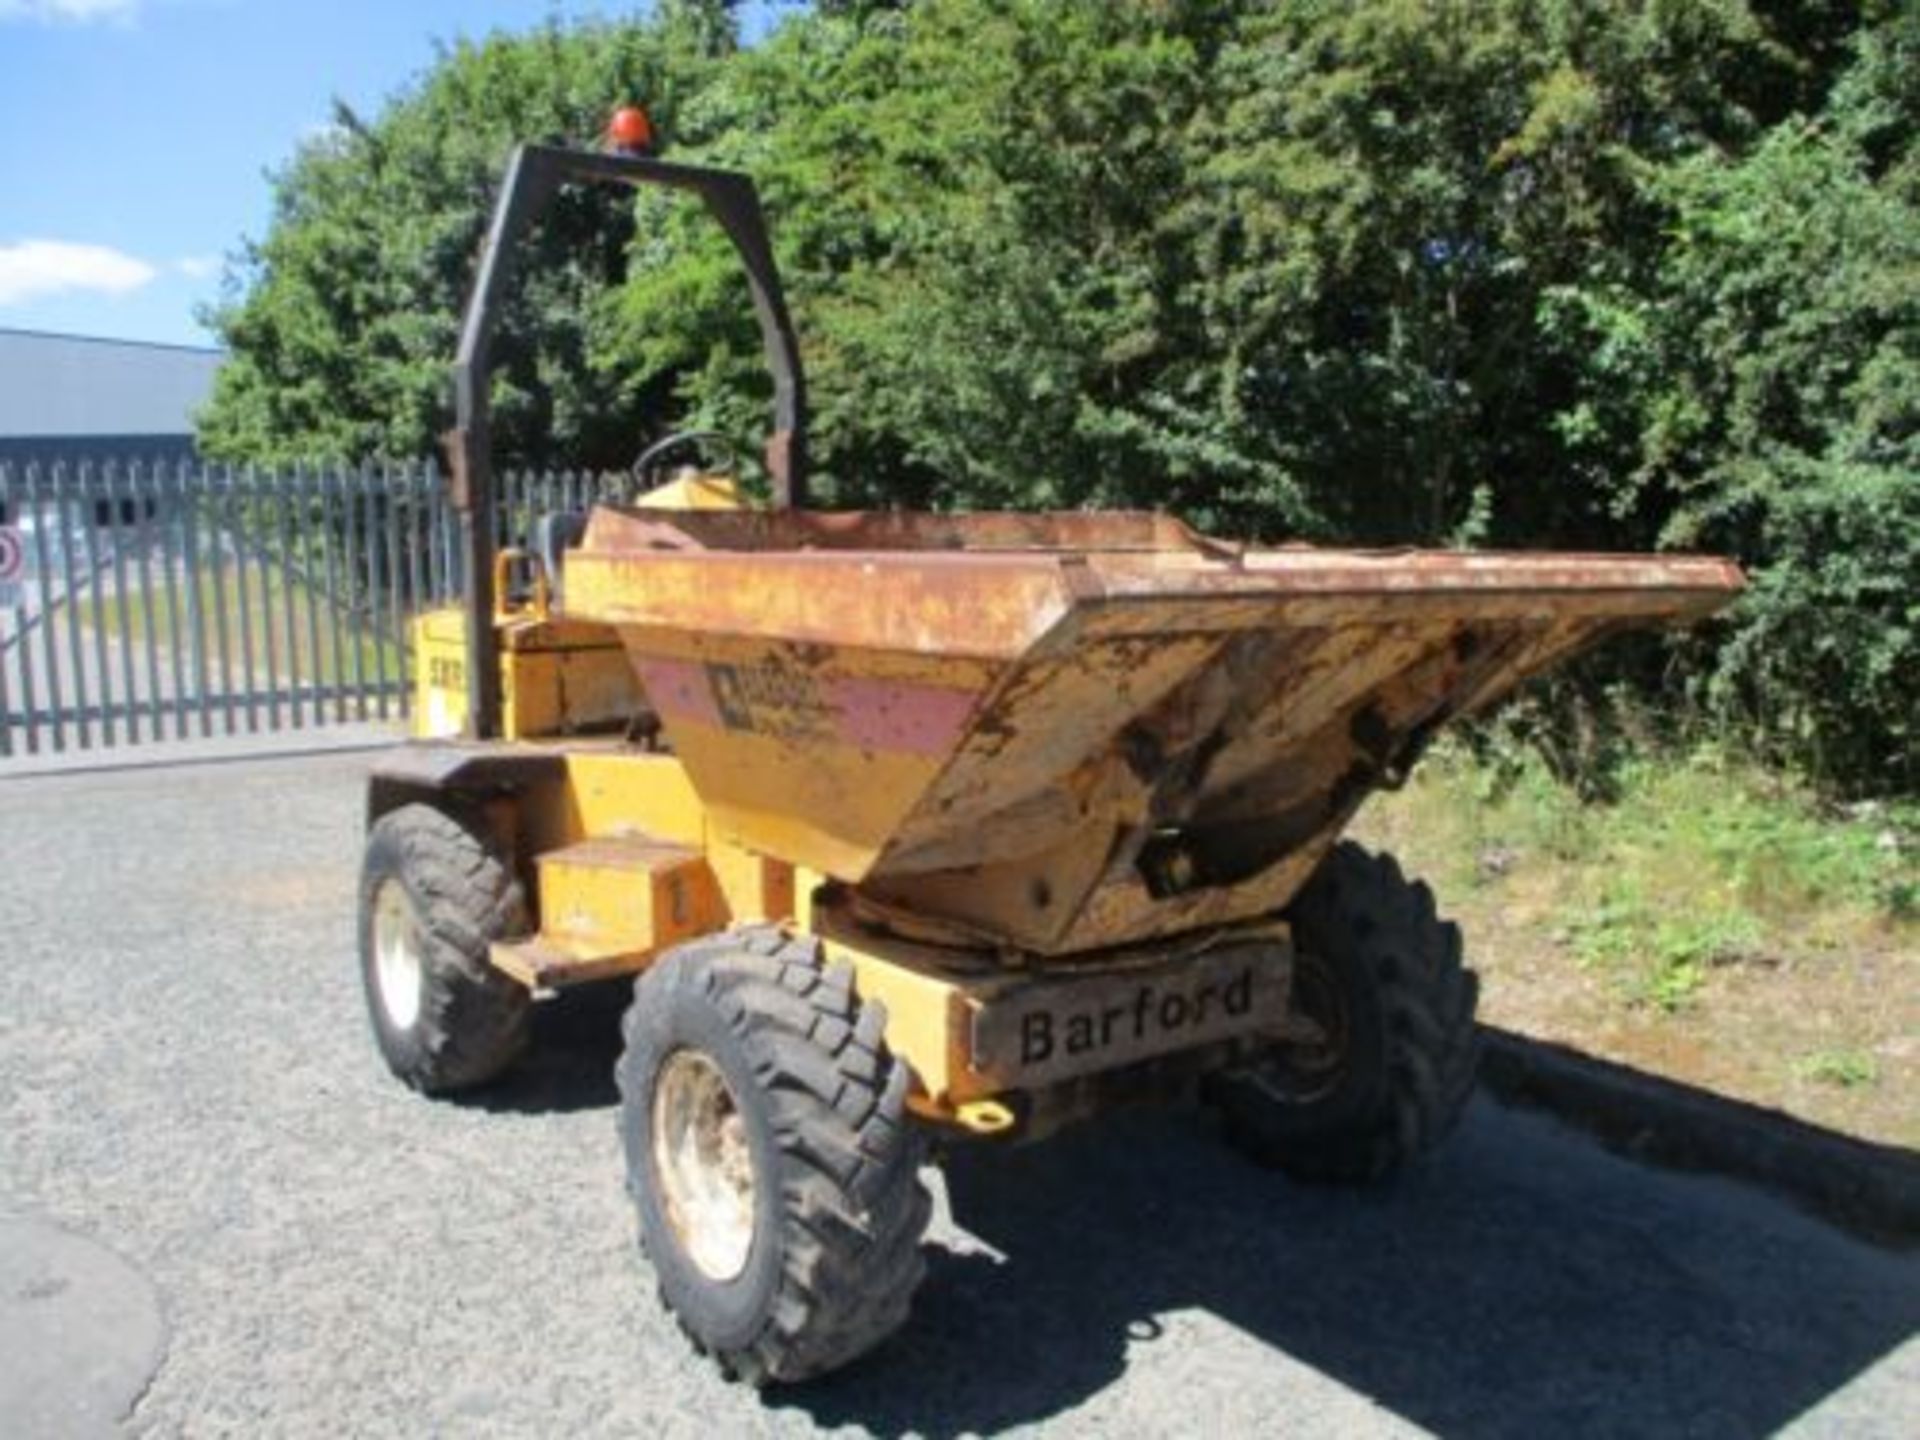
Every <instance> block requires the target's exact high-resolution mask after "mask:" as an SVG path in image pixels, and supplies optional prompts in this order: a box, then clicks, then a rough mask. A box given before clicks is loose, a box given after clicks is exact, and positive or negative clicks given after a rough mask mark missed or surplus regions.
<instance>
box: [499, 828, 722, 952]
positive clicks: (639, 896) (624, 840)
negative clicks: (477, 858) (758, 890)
mask: <svg viewBox="0 0 1920 1440" xmlns="http://www.w3.org/2000/svg"><path fill="white" fill-rule="evenodd" d="M536 866H537V869H538V873H539V894H538V896H537V897H536V902H537V908H538V910H539V913H540V933H539V934H537V935H534V936H531V937H529V938H528V939H525V940H512V941H500V942H496V943H495V944H494V945H493V946H492V947H491V959H492V961H493V964H494V965H495V966H496V967H497V968H498V969H500V970H503V971H505V972H506V973H507V974H509V975H511V976H513V977H514V978H515V979H517V980H519V981H520V982H521V983H522V984H525V985H527V986H529V987H531V988H533V989H535V990H554V989H559V988H561V987H562V986H566V985H578V984H581V983H582V982H584V981H587V980H600V979H604V978H606V977H608V976H610V975H625V974H632V973H635V972H637V971H640V970H644V969H645V968H646V967H647V965H648V964H649V963H650V962H651V961H652V960H653V958H654V956H656V955H658V954H659V953H660V952H661V951H662V950H665V949H667V948H669V947H670V946H673V945H678V944H680V943H681V942H683V941H686V940H692V939H695V938H696V937H698V936H700V935H704V934H707V933H709V932H710V931H713V930H717V929H719V928H720V927H721V926H723V925H725V924H726V905H725V902H724V900H723V899H722V897H721V894H720V887H719V885H718V883H717V882H716V881H715V879H714V875H713V870H712V868H711V867H710V866H709V865H708V864H707V858H706V856H705V855H703V854H701V853H700V852H699V851H698V850H692V849H689V848H688V847H686V846H684V845H675V844H672V843H670V842H668V841H663V840H659V839H656V838H655V837H653V836H650V835H617V836H600V837H596V838H594V839H590V840H581V841H578V842H577V843H575V844H572V845H567V846H564V847H562V848H561V849H558V850H550V851H548V852H547V853H546V854H545V855H542V856H540V857H539V859H538V861H537V862H536Z"/></svg>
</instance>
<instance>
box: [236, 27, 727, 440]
mask: <svg viewBox="0 0 1920 1440" xmlns="http://www.w3.org/2000/svg"><path fill="white" fill-rule="evenodd" d="M730 14H731V7H729V6H726V5H718V4H694V3H683V4H672V5H667V6H664V7H662V10H661V12H660V15H659V18H658V19H657V20H656V21H654V22H652V23H649V24H645V25H631V24H620V25H612V24H598V23H595V24H586V25H580V26H575V27H571V28H567V29H563V28H561V27H560V26H559V25H558V24H557V23H550V24H548V25H547V26H545V27H543V28H542V29H539V30H537V31H534V32H533V33H531V34H529V35H523V36H505V35H495V36H493V37H491V38H489V39H487V40H485V41H483V42H480V43H477V44H467V43H462V44H459V45H456V46H453V47H451V48H449V49H447V50H445V51H443V52H442V54H441V55H440V57H439V60H438V63H437V64H436V65H435V66H434V67H433V69H432V70H431V71H430V72H429V73H428V74H427V75H426V76H425V77H423V79H422V80H421V81H419V82H418V83H417V84H416V85H414V86H413V87H411V88H410V89H408V90H407V91H405V92H403V93H402V94H400V95H399V96H397V97H395V98H394V99H393V100H392V101H391V102H390V103H389V104H388V105H387V106H386V107H385V108H384V109H383V110H382V111H381V113H380V114H379V115H378V116H377V117H375V118H373V119H363V118H362V117H360V116H358V115H356V114H354V113H353V112H352V111H351V110H349V109H348V108H347V107H346V106H344V105H337V106H336V107H335V123H334V124H333V126H332V127H331V128H330V129H329V130H328V131H327V133H325V134H323V135H321V136H318V137H316V138H314V139H312V140H309V141H307V142H306V143H304V144H303V145H302V146H301V147H300V149H299V151H298V152H297V153H296V154H295V156H294V158H293V160H292V161H291V162H290V163H289V165H288V166H287V167H286V169H285V170H283V171H281V172H280V173H279V174H278V175H277V176H276V177H275V178H274V197H275V199H274V213H273V221H272V224H271V226H270V228H269V230H268V232H267V235H266V236H265V238H264V239H262V240H260V241H258V242H256V243H252V244H249V245H247V246H246V247H245V249H244V250H243V252H242V253H241V255H240V256H239V257H238V261H237V263H236V265H235V266H234V267H233V268H232V270H231V272H230V274H229V277H228V290H227V295H226V298H225V299H224V301H223V302H222V303H221V304H220V305H219V306H217V307H216V308H215V309H214V310H213V312H212V313H211V315H210V317H209V318H210V320H211V322H212V324H213V326H214V328H215V329H216V330H217V331H218V333H219V334H220V336H221V339H222V340H223V341H224V343H225V344H226V346H227V347H228V349H229V351H230V352H231V355H232V359H231V361H230V362H229V363H228V364H227V365H226V366H225V367H223V369H222V371H221V373H220V377H219V380H218V381H217V383H216V387H215V391H214V394H213V397H212V399H211V401H210V402H209V404H208V405H207V407H206V409H205V410H204V412H203V413H202V414H201V416H200V419H199V428H200V440H201V445H202V448H203V449H204V450H205V451H206V452H207V453H209V454H212V455H214V456H218V457H223V458H232V459H247V460H262V461H281V460H291V459H313V458H319V457H323V456H327V457H336V458H338V457H346V458H356V459H357V458H361V457H365V456H375V455H383V456H397V457H404V458H414V457H418V456H420V455H423V454H426V453H429V452H430V451H431V450H432V449H433V448H434V446H435V443H436V437H437V436H438V434H439V433H440V431H441V430H442V429H444V428H445V426H446V424H447V423H448V393H447V387H446V374H447V363H448V361H449V359H450V358H451V356H452V353H453V345H454V339H455V335H456V332H457V329H458V324H459V316H460V307H461V303H462V301H463V299H464V297H465V294H466V289H467V286H468V284H469V283H470V282H471V278H472V271H473V266H474V262H475V258H476V255H477V252H478V249H479V244H480V238H481V235H482V233H483V231H484V228H485V224H486V216H487V210H488V207H489V205H490V203H491V200H492V194H493V189H494V186H495V185H496V183H497V181H498V178H499V175H500V171H501V168H502V166H503V165H504V164H505V161H506V156H507V153H508V151H509V150H510V149H511V148H512V146H513V145H514V144H515V143H516V142H517V141H523V140H526V141H546V142H557V143H570V144H581V143H590V142H591V141H592V139H593V137H594V136H595V134H596V133H597V132H598V130H599V128H600V126H602V125H603V124H604V123H605V120H606V116H607V114H608V112H609V110H610V108H611V107H612V105H613V103H615V102H617V101H618V100H620V99H623V98H628V97H644V99H645V101H646V103H647V104H648V106H649V108H650V110H651V112H652V114H653V116H654V119H655V122H656V124H658V125H660V126H661V127H662V129H663V130H664V131H666V132H667V133H671V130H672V126H673V121H674V117H675V115H676V114H677V113H678V111H679V110H680V109H681V107H683V106H684V105H686V104H687V103H689V101H690V100H691V99H692V98H693V97H695V96H697V95H698V93H699V91H700V90H701V88H702V87H703V86H704V85H706V84H707V83H708V82H709V80H710V79H711V78H712V76H713V75H714V74H715V73H716V72H717V71H718V69H719V68H720V66H721V65H722V63H723V61H724V58H725V56H726V55H728V54H730V53H731V52H732V50H733V49H734V36H733V31H732V28H731V18H730ZM631 235H632V224H631V218H630V207H628V206H626V205H625V204H624V203H622V202H621V200H620V199H619V197H617V196H614V195H611V194H605V193H598V192H582V191H569V192H566V193H564V194H563V195H562V196H561V197H560V198H559V199H558V200H557V201H556V203H555V205H554V207H553V209H552V211H551V212H550V214H549V216H548V217H547V219H546V220H545V221H544V222H543V224H542V225H541V226H540V227H539V229H538V230H537V232H536V234H535V235H534V237H533V242H532V247H531V250H530V252H529V253H527V254H526V255H524V256H523V257H522V261H521V276H522V282H521V284H520V285H519V286H518V287H517V290H516V292H515V297H514V300H513V302H512V304H511V306H510V308H509V310H508V312H507V314H506V316H505V318H504V323H503V326H502V336H501V339H500V341H499V343H498V346H497V359H498V373H497V375H496V380H495V390H494V395H495V404H496V407H497V425H498V430H499V438H500V442H501V446H502V449H503V451H504V452H505V454H506V455H507V456H509V457H510V458H512V459H515V460H517V461H520V462H523V463H528V464H585V465H590V466H602V465H614V464H624V463H625V462H626V461H627V460H630V459H631V458H632V455H633V452H634V450H635V448H636V447H637V444H638V441H639V438H640V437H639V435H638V434H637V433H636V431H635V427H634V420H633V415H632V413H631V412H630V411H624V410H622V408H621V407H620V406H619V405H618V403H617V396H616V389H617V387H616V386H614V385H612V384H610V383H609V382H608V381H607V380H606V379H605V377H604V375H603V372H601V371H600V370H598V369H596V368H595V367H594V366H593V365H592V364H590V363H589V361H590V357H591V356H592V355H593V354H594V353H595V351H596V350H597V348H598V347H599V345H600V343H601V342H600V339H599V337H600V336H601V335H602V334H603V333H604V331H605V330H606V328H607V324H608V315H609V307H608V304H607V296H608V294H609V292H610V291H611V289H612V288H613V287H614V285H616V284H617V282H618V280H619V278H620V276H621V275H622V274H623V273H624V270H625V264H626V251H627V247H628V244H629V241H630V239H631Z"/></svg>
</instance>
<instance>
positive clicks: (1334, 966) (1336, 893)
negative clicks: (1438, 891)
mask: <svg viewBox="0 0 1920 1440" xmlns="http://www.w3.org/2000/svg"><path fill="white" fill-rule="evenodd" d="M1287 918H1288V919H1289V920H1290V921H1291V922H1292V925H1293V934H1294V950H1295V960H1294V999H1293V1008H1294V1010H1295V1013H1296V1014H1297V1015H1298V1016H1300V1017H1301V1018H1302V1019H1304V1020H1305V1021H1306V1022H1308V1027H1309V1028H1310V1030H1311V1038H1308V1039H1299V1040H1291V1041H1289V1042H1287V1043H1284V1044H1281V1045H1276V1046H1274V1047H1273V1049H1272V1050H1271V1051H1270V1052H1269V1053H1268V1054H1267V1055H1265V1056H1263V1057H1262V1058H1261V1059H1260V1060H1259V1061H1258V1062H1256V1063H1255V1064H1253V1065H1250V1066H1248V1067H1247V1068H1245V1069H1243V1070H1237V1071H1231V1072H1228V1073H1226V1074H1224V1075H1222V1076H1219V1077H1217V1078H1216V1079H1215V1080H1214V1081H1213V1083H1212V1085H1211V1089H1210V1093H1211V1096H1212V1098H1213V1100H1214V1101H1215V1103H1216V1104H1217V1105H1218V1107H1219V1109H1220V1110H1221V1112H1222V1114H1223V1116H1224V1118H1225V1121H1226V1129H1227V1137H1228V1139H1229V1140H1230V1141H1231V1142H1232V1143H1233V1144H1234V1145H1235V1146H1236V1148H1238V1149H1240V1150H1242V1151H1243V1152H1245V1153H1246V1154H1248V1155H1250V1156H1251V1157H1253V1158H1254V1159H1255V1160H1257V1161H1259V1162H1261V1163H1262V1164H1266V1165H1271V1166H1273V1167H1275V1168H1277V1169H1279V1170H1282V1171H1285V1172H1286V1173H1287V1174H1289V1175H1292V1176H1294V1177H1295V1178H1297V1179H1301V1180H1309V1181H1327V1182H1334V1183H1347V1184H1355V1183H1363V1182H1369V1181H1375V1180H1380V1179H1383V1178H1385V1177H1386V1176H1388V1175H1390V1174H1392V1173H1394V1172H1395V1171H1398V1170H1400V1169H1402V1168H1404V1167H1405V1166H1407V1165H1409V1164H1411V1163H1412V1162H1414V1161H1416V1160H1418V1159H1420V1158H1422V1157H1423V1156H1425V1155H1426V1154H1428V1153H1429V1152H1430V1151H1432V1150H1433V1148H1434V1147H1435V1146H1437V1145H1438V1144H1439V1143H1440V1142H1441V1141H1442V1140H1444V1139H1445V1138H1446V1137H1447V1136H1448V1135H1449V1134H1450V1133H1451V1132H1452V1131H1453V1129H1454V1127H1455V1126H1456V1125H1457V1124H1458V1123H1459V1120H1460V1115H1461V1112H1462V1111H1463V1110H1465V1108H1466V1104H1467V1100H1468V1098H1469V1097H1470V1096H1471V1095H1472V1093H1473V1084H1474V1077H1475V1074H1476V1071H1477V1069H1478V1066H1479V1053H1480V1046H1479V1031H1478V1029H1477V1027H1476V1026H1475V1024H1474V1009H1475V1006H1476V1004H1477V1003H1478V1000H1479V994H1480V987H1479V980H1478V977H1476V976H1475V975H1474V973H1473V971H1471V970H1469V969H1467V968H1466V967H1465V966H1464V965H1463V964H1462V962H1461V946H1460V930H1459V927H1458V926H1456V925H1454V924H1453V923H1452V922H1451V921H1447V920H1443V919H1441V918H1440V917H1439V915H1438V914H1436V913H1435V910H1434V903H1433V892H1432V891H1431V890H1429V889H1428V888H1427V887H1426V885H1424V884H1422V883H1420V882H1419V881H1410V880H1408V879H1407V877H1406V876H1405V875H1403V874H1402V873H1401V870H1400V867H1399V865H1398V864H1396V863H1395V861H1394V860H1393V857H1391V856H1389V855H1375V854H1372V853H1370V852H1369V851H1367V850H1365V849H1363V848H1362V847H1360V846H1359V845H1356V844H1353V843H1352V842H1351V841H1346V842H1342V843H1341V844H1340V845H1338V846H1336V847H1335V848H1334V849H1333V850H1332V851H1331V852H1329V854H1328V855H1327V858H1326V860H1325V861H1324V862H1322V864H1321V866H1320V869H1319V870H1318V871H1316V872H1315V873H1314V876H1313V878H1312V879H1311V880H1310V881H1308V883H1307V885H1306V888H1305V889H1303V890H1302V891H1301V892H1300V895H1299V897H1298V898H1297V899H1296V900H1295V901H1294V903H1293V905H1292V907H1291V909H1290V910H1289V911H1288V916H1287Z"/></svg>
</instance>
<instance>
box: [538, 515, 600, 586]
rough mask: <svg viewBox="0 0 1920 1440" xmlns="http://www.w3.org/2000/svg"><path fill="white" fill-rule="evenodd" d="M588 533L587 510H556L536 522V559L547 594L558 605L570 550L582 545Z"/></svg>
mask: <svg viewBox="0 0 1920 1440" xmlns="http://www.w3.org/2000/svg"><path fill="white" fill-rule="evenodd" d="M586 533H587V514H586V511H584V510H554V511H550V512H548V513H547V514H545V515H542V516H541V517H540V518H539V519H538V520H536V521H534V522H533V556H534V559H535V560H536V561H537V562H538V563H539V566H540V569H541V571H542V573H544V574H545V575H546V577H547V595H548V597H549V598H550V599H551V600H552V602H553V603H554V604H555V605H559V604H560V601H561V597H562V594H563V590H562V585H563V583H564V581H563V572H564V569H565V566H566V558H567V551H569V550H572V549H575V548H577V547H578V546H579V544H580V541H581V540H582V539H583V538H585V536H586Z"/></svg>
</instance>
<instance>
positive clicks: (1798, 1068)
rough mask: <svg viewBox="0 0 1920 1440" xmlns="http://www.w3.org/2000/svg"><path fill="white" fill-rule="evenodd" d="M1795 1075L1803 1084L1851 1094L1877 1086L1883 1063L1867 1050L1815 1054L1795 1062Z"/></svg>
mask: <svg viewBox="0 0 1920 1440" xmlns="http://www.w3.org/2000/svg"><path fill="white" fill-rule="evenodd" d="M1793 1073H1794V1074H1795V1075H1797V1076H1799V1077H1800V1078H1801V1079H1802V1080H1813V1081H1816V1082H1818V1083H1820V1084H1822V1085H1838V1086H1839V1087H1840V1088H1841V1089H1842V1090H1852V1089H1854V1088H1856V1087H1858V1086H1861V1085H1872V1084H1874V1083H1876V1082H1877V1081H1878V1080H1879V1079H1880V1063H1879V1061H1877V1060H1875V1059H1874V1058H1873V1056H1872V1055H1870V1054H1868V1053H1867V1052H1866V1051H1864V1050H1815V1051H1814V1052H1813V1053H1812V1054H1810V1055H1802V1056H1801V1057H1800V1058H1799V1059H1798V1060H1796V1061H1795V1062H1794V1064H1793Z"/></svg>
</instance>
